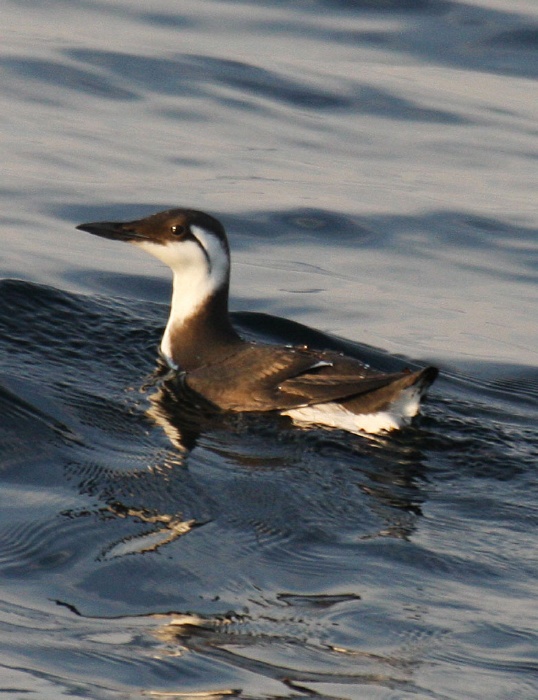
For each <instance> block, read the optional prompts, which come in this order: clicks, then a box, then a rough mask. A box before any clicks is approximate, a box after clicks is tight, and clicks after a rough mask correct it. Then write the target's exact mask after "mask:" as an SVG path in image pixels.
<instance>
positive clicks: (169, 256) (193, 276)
mask: <svg viewBox="0 0 538 700" xmlns="http://www.w3.org/2000/svg"><path fill="white" fill-rule="evenodd" d="M191 231H192V233H193V235H194V236H195V237H196V239H197V241H198V242H196V241H193V240H186V241H177V242H175V241H170V242H169V243H167V244H165V245H157V244H155V243H149V242H148V241H140V242H137V243H136V245H137V246H138V247H139V248H142V249H143V250H146V251H147V252H148V253H151V255H153V256H155V257H156V258H159V260H162V261H163V262H164V263H166V264H167V265H168V266H169V267H170V268H171V269H172V272H173V273H174V279H173V291H172V303H171V308H170V316H169V318H168V323H167V324H166V329H165V331H164V335H163V339H162V341H161V352H162V354H163V355H164V357H165V359H166V361H167V362H168V364H169V365H170V366H171V367H176V364H175V363H174V361H173V359H172V357H173V352H172V342H171V341H172V335H173V332H175V331H177V330H179V329H181V327H182V326H183V325H185V323H187V322H188V320H189V319H190V318H192V317H193V316H195V315H196V313H197V312H198V310H199V309H200V308H201V307H203V306H204V304H205V303H206V302H207V300H208V299H209V298H210V297H211V296H213V294H215V292H216V291H217V290H218V289H219V288H220V287H221V286H222V285H223V284H225V283H226V282H227V280H228V276H229V274H230V261H229V256H228V253H227V252H226V250H225V249H224V247H223V245H222V243H221V242H220V241H219V239H218V238H217V237H216V236H214V235H212V234H210V233H208V232H207V231H205V229H203V228H200V227H199V226H191Z"/></svg>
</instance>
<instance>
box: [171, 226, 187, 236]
mask: <svg viewBox="0 0 538 700" xmlns="http://www.w3.org/2000/svg"><path fill="white" fill-rule="evenodd" d="M170 233H172V235H174V236H178V237H179V236H184V235H185V234H186V233H187V227H186V226H182V225H181V224H174V225H173V226H170Z"/></svg>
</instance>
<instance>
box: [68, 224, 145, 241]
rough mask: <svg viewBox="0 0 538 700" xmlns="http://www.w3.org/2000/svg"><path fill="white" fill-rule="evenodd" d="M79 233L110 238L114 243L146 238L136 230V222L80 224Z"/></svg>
mask: <svg viewBox="0 0 538 700" xmlns="http://www.w3.org/2000/svg"><path fill="white" fill-rule="evenodd" d="M76 228H77V229H78V230H79V231H87V232H88V233H93V235H94V236H101V238H110V239H111V240H114V241H147V240H148V237H147V236H145V235H144V234H142V233H139V232H138V231H137V230H136V222H132V223H117V222H114V221H96V222H95V223H89V224H80V226H77V227H76Z"/></svg>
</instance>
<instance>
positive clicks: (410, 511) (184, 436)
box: [80, 367, 424, 559]
mask: <svg viewBox="0 0 538 700" xmlns="http://www.w3.org/2000/svg"><path fill="white" fill-rule="evenodd" d="M143 391H144V393H145V396H146V401H147V403H146V408H145V413H146V418H147V419H149V425H150V430H149V432H148V431H141V432H140V441H138V440H136V439H135V440H133V441H131V443H130V449H131V453H126V454H129V461H137V462H140V463H141V467H138V468H136V469H132V468H129V469H126V470H123V469H121V470H118V469H116V468H110V467H109V468H107V467H105V466H101V467H98V465H93V467H94V468H93V471H92V479H91V480H88V479H85V481H84V482H81V483H80V487H81V491H82V492H84V491H85V492H86V493H89V492H90V491H89V490H88V489H87V486H88V484H89V483H91V494H92V495H93V496H97V497H98V498H99V500H100V501H101V503H104V504H105V506H104V508H101V509H100V510H99V515H100V516H101V517H102V518H103V519H110V517H111V516H112V517H113V519H114V520H117V519H123V520H125V521H130V525H129V529H130V533H129V534H127V535H124V537H123V538H122V539H121V540H116V541H114V542H112V543H111V542H109V543H108V544H106V545H105V546H104V547H103V548H102V549H101V555H100V558H101V559H113V558H117V557H123V556H126V555H135V554H140V553H144V552H152V551H156V550H158V549H159V548H161V547H163V546H164V545H168V544H170V543H172V542H174V541H175V540H177V539H178V538H181V537H183V536H184V535H186V534H188V533H190V532H191V531H192V530H193V529H194V528H197V527H201V526H203V525H206V524H208V523H210V522H216V521H218V522H219V523H221V524H222V527H224V528H225V529H226V527H227V523H228V522H229V521H230V522H231V520H233V521H234V522H235V526H239V525H240V526H241V528H242V531H244V532H245V533H247V532H250V531H251V530H252V531H255V532H257V531H258V529H260V528H261V529H263V530H265V529H267V528H269V529H270V530H271V531H273V530H274V531H275V532H279V533H282V536H284V533H285V532H288V530H289V529H290V527H292V530H293V531H294V532H303V533H304V535H305V536H310V535H309V534H308V533H309V528H311V527H313V525H312V523H317V525H316V527H318V526H320V527H323V529H324V530H325V531H326V532H328V531H329V530H330V531H332V532H333V533H334V536H335V537H337V538H338V537H341V536H343V535H342V533H343V532H348V531H350V532H352V533H353V534H352V538H353V539H354V540H355V541H357V539H370V538H376V537H394V538H399V539H401V538H403V539H406V538H408V537H410V535H411V534H412V532H413V531H414V528H415V525H416V518H417V517H420V515H421V504H422V489H421V483H422V474H423V471H424V466H423V464H424V455H423V454H422V451H421V449H420V444H421V439H420V438H421V435H422V432H421V430H420V428H412V429H410V430H409V431H403V432H402V433H400V434H398V435H387V436H382V435H378V436H364V437H362V436H356V435H350V434H348V433H343V432H342V431H338V430H336V431H331V430H326V429H315V428H314V429H307V430H305V429H301V428H297V427H294V426H293V425H292V423H291V421H290V420H289V419H288V418H287V417H283V416H279V415H277V414H255V413H250V414H241V413H237V414H233V413H232V414H231V413H226V412H223V411H220V410H219V409H218V408H216V407H214V406H213V405H212V404H210V403H208V402H207V401H206V400H204V399H203V398H201V397H200V396H198V395H197V394H195V393H194V392H192V391H191V390H190V389H189V388H188V387H187V386H186V385H185V383H184V382H183V381H182V377H181V375H177V374H176V373H170V372H169V371H166V370H164V369H163V368H161V367H159V368H158V370H157V371H156V373H155V374H154V375H153V376H152V378H151V380H150V382H149V383H148V384H147V385H146V386H145V387H143ZM148 403H149V407H148V405H147V404H148ZM146 425H148V423H146ZM163 437H164V440H163ZM144 464H145V466H142V465H144ZM84 469H85V474H87V472H88V467H87V465H86V466H85V467H84ZM81 471H82V467H81ZM305 504H310V505H309V509H307V510H306V511H305ZM291 514H293V516H291ZM290 517H292V519H293V526H291V525H290ZM321 521H323V525H321ZM309 523H310V525H309ZM133 524H138V527H140V525H142V528H143V531H142V532H140V531H139V532H136V533H133V532H132V525H133ZM339 533H340V534H339ZM245 536H247V535H246V534H245ZM346 537H347V535H346Z"/></svg>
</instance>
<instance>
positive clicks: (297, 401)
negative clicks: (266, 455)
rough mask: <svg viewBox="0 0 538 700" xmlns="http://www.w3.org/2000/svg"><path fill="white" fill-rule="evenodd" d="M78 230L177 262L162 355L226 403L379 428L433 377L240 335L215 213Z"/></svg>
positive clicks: (303, 419) (404, 414) (393, 424)
mask: <svg viewBox="0 0 538 700" xmlns="http://www.w3.org/2000/svg"><path fill="white" fill-rule="evenodd" d="M77 229H80V230H81V231H87V232H89V233H92V234H95V235H97V236H102V237H103V238H111V239H114V240H119V241H128V242H129V243H134V244H135V245H136V246H138V247H139V248H142V250H145V251H147V252H148V253H151V254H152V255H154V256H155V257H157V258H159V260H162V261H163V262H164V263H166V264H167V265H168V266H169V267H170V268H171V269H172V271H173V273H174V279H173V293H172V304H171V310H170V317H169V319H168V323H167V325H166V330H165V332H164V336H163V338H162V342H161V353H162V355H163V357H164V358H165V360H166V362H167V363H168V365H169V366H170V367H171V368H173V369H176V370H179V371H181V372H182V373H183V379H184V381H185V383H186V384H187V385H188V387H189V388H190V389H192V390H193V391H194V392H196V393H197V394H200V395H201V396H203V397H204V398H205V399H206V400H208V401H209V402H211V403H212V404H214V405H215V406H217V407H218V408H220V409H223V410H226V411H236V412H241V411H256V412H263V411H278V412H279V413H281V414H283V415H287V416H290V417H291V418H292V420H293V421H294V422H295V423H298V424H302V425H322V426H328V427H333V428H342V429H344V430H347V431H349V432H354V433H360V432H367V433H379V432H384V431H388V430H393V429H396V428H400V427H402V426H404V425H407V424H409V422H410V421H411V419H412V418H413V416H415V415H416V414H417V413H418V412H419V408H420V400H421V398H422V397H423V396H424V394H425V392H426V390H427V389H428V387H429V386H430V385H431V383H432V382H433V381H434V380H435V378H436V377H437V374H438V370H437V369H436V368H435V367H426V368H424V369H422V370H418V371H414V372H413V371H410V370H404V371H403V372H395V373H390V374H387V373H383V372H379V371H376V370H374V369H371V368H370V367H368V366H367V365H365V364H363V363H361V362H360V361H359V360H356V359H354V358H351V357H346V356H344V355H341V354H339V353H337V352H334V351H328V350H327V351H320V350H313V349H309V348H307V347H288V346H277V345H264V344H258V343H254V342H249V341H246V340H244V339H243V338H241V337H240V335H239V334H238V333H237V332H236V331H235V329H234V328H233V326H232V324H231V321H230V317H229V314H228V293H229V282H230V250H229V246H228V240H227V238H226V233H225V231H224V227H223V226H222V224H221V223H220V222H219V221H218V220H217V219H215V218H214V217H212V216H210V215H209V214H205V213H203V212H201V211H196V210H193V209H170V210H167V211H163V212H159V213H157V214H153V215H152V216H148V217H147V218H144V219H139V220H137V221H128V222H111V221H104V222H96V223H88V224H81V225H80V226H77Z"/></svg>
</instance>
